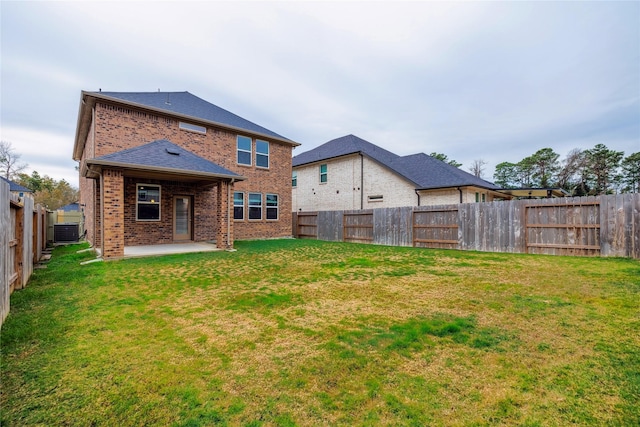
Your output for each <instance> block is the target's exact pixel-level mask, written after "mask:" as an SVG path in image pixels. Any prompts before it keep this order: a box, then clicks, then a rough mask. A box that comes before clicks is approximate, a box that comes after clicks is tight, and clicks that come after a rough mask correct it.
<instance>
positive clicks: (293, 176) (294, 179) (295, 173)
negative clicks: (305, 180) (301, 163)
mask: <svg viewBox="0 0 640 427" xmlns="http://www.w3.org/2000/svg"><path fill="white" fill-rule="evenodd" d="M291 186H292V187H293V188H296V187H297V186H298V171H293V172H292V173H291Z"/></svg>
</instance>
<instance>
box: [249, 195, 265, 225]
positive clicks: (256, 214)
mask: <svg viewBox="0 0 640 427" xmlns="http://www.w3.org/2000/svg"><path fill="white" fill-rule="evenodd" d="M249 219H262V193H249Z"/></svg>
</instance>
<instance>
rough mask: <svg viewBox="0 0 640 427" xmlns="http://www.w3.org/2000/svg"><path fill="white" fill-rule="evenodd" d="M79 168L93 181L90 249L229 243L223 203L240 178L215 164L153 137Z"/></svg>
mask: <svg viewBox="0 0 640 427" xmlns="http://www.w3.org/2000/svg"><path fill="white" fill-rule="evenodd" d="M82 172H83V174H84V176H86V177H88V178H94V179H96V181H97V187H98V191H97V192H96V198H97V206H98V209H97V211H96V216H95V222H96V238H95V240H96V242H95V246H96V248H99V254H100V255H101V256H102V258H103V259H105V260H107V259H119V258H131V257H137V256H149V255H162V254H167V253H185V252H202V251H211V250H216V249H230V248H232V247H233V221H232V215H233V213H232V210H231V204H230V202H229V201H230V196H231V194H232V191H233V190H232V189H233V183H234V182H236V181H240V180H243V179H245V178H244V177H242V176H240V175H238V174H235V173H234V172H231V171H229V170H227V169H225V168H223V167H222V166H220V165H217V164H215V163H212V162H210V161H208V160H206V159H203V158H202V157H199V156H197V155H195V154H194V153H191V152H189V151H187V150H185V149H183V148H181V147H178V146H177V145H175V144H173V143H171V142H169V141H167V140H158V141H154V142H152V143H149V144H146V145H143V146H140V147H136V148H132V149H128V150H123V151H119V152H117V153H113V154H110V155H106V156H101V157H98V158H95V159H90V160H87V161H86V163H85V165H84V168H83V170H82ZM212 241H215V242H216V243H215V244H211V243H207V242H212Z"/></svg>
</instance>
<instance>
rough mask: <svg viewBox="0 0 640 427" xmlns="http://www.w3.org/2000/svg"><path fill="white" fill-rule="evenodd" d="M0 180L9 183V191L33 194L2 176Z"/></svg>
mask: <svg viewBox="0 0 640 427" xmlns="http://www.w3.org/2000/svg"><path fill="white" fill-rule="evenodd" d="M0 179H2V180H3V181H4V182H7V183H9V191H16V192H21V193H33V191H31V190H29V189H28V188H27V187H23V186H22V185H20V184H17V183H15V182H13V181H10V180H8V179H6V178H5V177H3V176H0Z"/></svg>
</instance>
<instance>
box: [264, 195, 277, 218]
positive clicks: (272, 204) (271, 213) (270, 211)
mask: <svg viewBox="0 0 640 427" xmlns="http://www.w3.org/2000/svg"><path fill="white" fill-rule="evenodd" d="M266 198H267V219H278V195H277V194H267V195H266Z"/></svg>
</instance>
